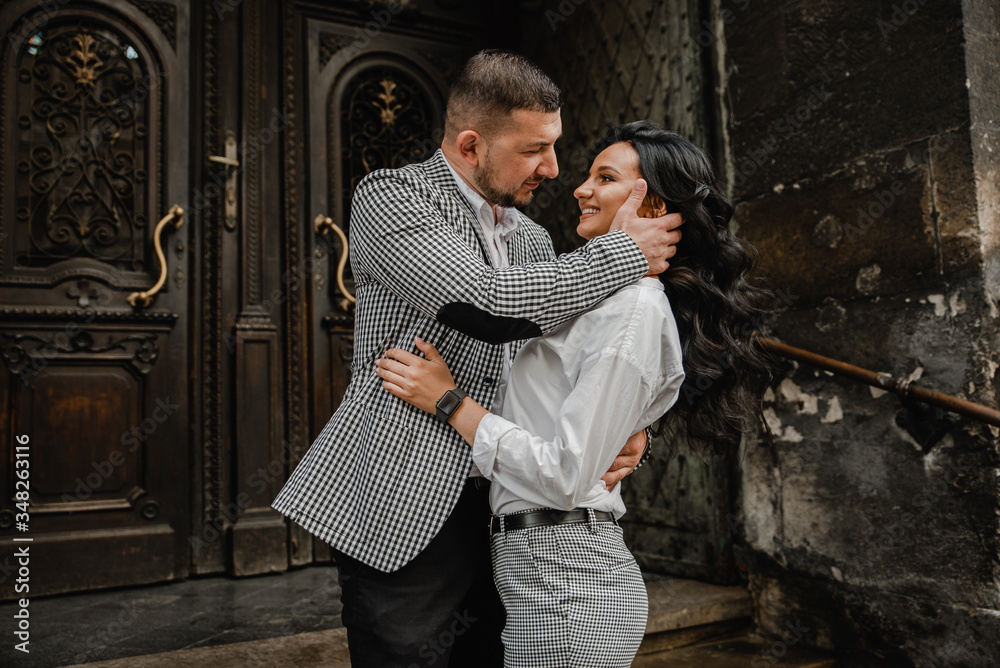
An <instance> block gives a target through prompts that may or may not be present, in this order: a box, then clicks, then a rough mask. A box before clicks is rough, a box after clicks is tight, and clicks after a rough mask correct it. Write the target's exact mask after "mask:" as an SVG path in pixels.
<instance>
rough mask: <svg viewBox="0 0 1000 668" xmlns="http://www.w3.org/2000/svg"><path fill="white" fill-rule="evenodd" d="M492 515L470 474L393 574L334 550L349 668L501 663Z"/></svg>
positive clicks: (487, 667)
mask: <svg viewBox="0 0 1000 668" xmlns="http://www.w3.org/2000/svg"><path fill="white" fill-rule="evenodd" d="M489 516H490V505H489V483H488V482H487V481H486V480H483V479H478V480H477V479H470V480H469V481H468V482H466V484H465V488H464V489H463V490H462V494H461V497H460V498H459V500H458V503H457V504H456V506H455V509H454V510H453V511H452V513H451V516H450V517H449V518H448V520H447V521H446V522H445V523H444V526H443V527H442V528H441V531H440V532H438V534H437V536H435V537H434V539H433V540H431V542H430V543H429V544H428V545H427V547H426V548H425V549H424V550H423V551H422V552H421V553H420V554H418V555H417V556H416V557H415V558H414V559H413V560H412V561H410V562H409V563H408V564H406V565H405V566H403V567H402V568H400V569H399V570H398V571H395V572H393V573H385V572H382V571H379V570H377V569H374V568H371V567H370V566H366V565H364V564H362V563H361V562H359V561H357V560H356V559H352V558H351V557H348V556H347V555H346V554H343V553H341V552H339V551H337V550H334V556H335V557H336V559H337V566H338V569H339V581H340V587H341V590H342V594H341V602H342V603H343V605H344V609H343V612H342V613H341V614H342V619H343V621H344V626H345V627H346V628H347V642H348V645H349V647H350V652H351V666H352V667H353V668H423V667H424V666H451V667H452V668H469V666H475V667H476V668H493V667H496V668H502V666H503V644H502V643H501V641H500V633H501V632H502V631H503V625H504V621H505V616H504V610H503V604H502V603H501V602H500V596H499V595H498V594H497V591H496V587H495V586H494V584H493V567H492V563H491V560H490V544H489V535H488V534H489V524H488V522H489Z"/></svg>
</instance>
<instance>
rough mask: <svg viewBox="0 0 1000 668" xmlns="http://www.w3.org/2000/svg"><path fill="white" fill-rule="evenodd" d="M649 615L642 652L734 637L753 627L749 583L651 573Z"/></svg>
mask: <svg viewBox="0 0 1000 668" xmlns="http://www.w3.org/2000/svg"><path fill="white" fill-rule="evenodd" d="M646 595H647V596H648V598H649V619H648V620H647V622H646V637H645V638H644V639H643V642H642V645H641V646H640V647H639V654H649V653H652V652H659V651H663V650H666V649H674V648H677V647H684V646H686V645H692V644H694V643H697V642H701V641H706V640H709V639H714V638H721V637H732V636H733V635H735V634H738V633H744V632H747V631H749V630H750V614H751V612H750V594H749V593H748V592H747V590H746V588H745V587H740V586H736V587H724V586H720V585H714V584H708V583H705V582H698V581H696V580H687V579H684V578H661V577H657V576H650V575H647V580H646Z"/></svg>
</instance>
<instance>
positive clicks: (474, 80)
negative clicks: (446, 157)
mask: <svg viewBox="0 0 1000 668" xmlns="http://www.w3.org/2000/svg"><path fill="white" fill-rule="evenodd" d="M561 106H562V99H561V93H560V91H559V87H558V86H556V84H555V83H554V82H553V81H552V79H550V78H549V76H548V75H547V74H545V72H543V71H542V70H541V68H539V67H538V66H537V65H535V64H534V63H533V62H531V61H530V60H528V59H527V58H525V57H524V56H522V55H520V54H517V53H513V52H511V51H501V50H498V49H488V50H486V51H480V52H479V53H477V54H476V55H474V56H473V57H472V58H470V59H469V62H467V63H466V64H465V67H464V68H463V69H462V73H461V74H459V75H458V79H456V80H455V83H453V84H452V86H451V91H450V92H449V93H448V109H447V111H446V115H445V126H444V127H445V136H446V137H448V138H454V137H455V136H456V135H457V134H458V133H459V132H461V131H462V130H475V131H477V132H479V133H483V131H484V130H486V129H487V128H489V129H490V130H492V131H497V130H502V129H503V127H504V126H505V125H506V123H507V121H508V120H509V119H510V114H511V112H513V111H514V110H516V109H524V110H527V111H545V112H552V111H558V110H559V107H561Z"/></svg>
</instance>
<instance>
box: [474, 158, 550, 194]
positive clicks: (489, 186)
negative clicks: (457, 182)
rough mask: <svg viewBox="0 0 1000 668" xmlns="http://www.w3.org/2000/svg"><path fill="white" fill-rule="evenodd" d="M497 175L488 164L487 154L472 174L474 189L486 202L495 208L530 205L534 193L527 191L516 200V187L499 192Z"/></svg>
mask: <svg viewBox="0 0 1000 668" xmlns="http://www.w3.org/2000/svg"><path fill="white" fill-rule="evenodd" d="M496 177H497V174H496V171H495V170H494V169H493V165H492V163H491V162H490V156H489V153H487V154H486V156H484V158H483V164H482V166H481V167H479V169H477V170H476V171H475V172H473V173H472V179H473V181H475V182H476V187H477V188H479V191H480V192H481V193H482V194H483V197H485V198H486V201H488V202H490V203H491V204H496V205H497V206H505V207H510V206H526V205H528V204H530V203H531V200H532V198H533V197H534V196H535V193H534V192H531V191H528V194H527V195H525V196H524V197H522V198H520V199H518V196H517V191H518V190H520V189H521V186H520V185H518V186H517V187H516V188H514V189H513V190H508V191H504V190H501V189H500V187H499V186H497V185H496V183H497V178H496Z"/></svg>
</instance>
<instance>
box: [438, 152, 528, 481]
mask: <svg viewBox="0 0 1000 668" xmlns="http://www.w3.org/2000/svg"><path fill="white" fill-rule="evenodd" d="M445 164H446V165H448V169H449V170H451V175H452V176H454V177H455V182H456V183H458V191H459V192H460V193H462V196H463V197H465V200H466V201H467V202H468V203H469V205H470V206H471V207H472V210H473V211H475V212H476V220H478V221H479V225H480V227H482V229H483V236H485V237H486V239H487V240H489V241H491V242H492V243H488V244H487V250H489V253H490V262H491V263H492V264H493V267H494V268H495V269H502V268H504V267H509V266H510V259H509V258H508V256H507V240H508V239H510V237H511V235H512V234H514V232H516V231H517V228H518V227H520V226H521V216H520V215H518V213H517V209H515V208H513V207H502V206H498V207H496V213H494V208H493V206H492V205H491V204H490V203H489V202H487V201H486V198H484V197H483V196H482V195H480V194H479V193H478V192H476V190H475V189H474V188H472V186H470V185H469V184H468V183H466V182H465V179H463V178H462V177H461V176H459V174H458V172H457V171H455V168H454V167H453V166H452V164H451V162H449V161H448V159H447V157H446V158H445ZM510 350H511V349H510V344H509V343H505V344H503V367H502V368H501V369H500V378H499V379H498V380H497V391H496V394H494V395H493V406H492V408H491V409H490V410H492V411H493V412H494V413H499V412H500V408H501V407H502V406H503V398H504V394H505V393H506V391H507V380H508V378H509V376H510V365H511V361H512V360H511V355H510ZM469 475H470V476H474V477H479V476H482V473H480V472H479V470H478V469H477V467H476V464H475V462H473V464H472V470H471V471H470V472H469Z"/></svg>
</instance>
